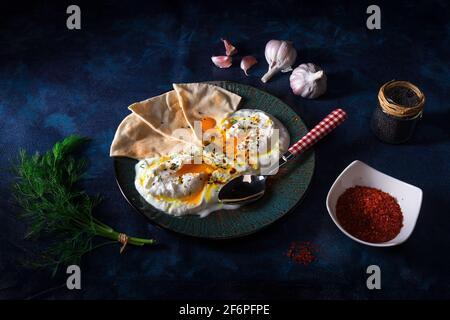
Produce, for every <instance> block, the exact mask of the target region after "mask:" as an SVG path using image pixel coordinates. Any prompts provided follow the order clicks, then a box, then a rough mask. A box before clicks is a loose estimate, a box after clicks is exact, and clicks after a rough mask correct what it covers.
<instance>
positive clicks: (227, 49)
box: [221, 39, 237, 56]
mask: <svg viewBox="0 0 450 320" xmlns="http://www.w3.org/2000/svg"><path fill="white" fill-rule="evenodd" d="M221 40H222V41H223V45H224V46H225V54H226V55H227V56H232V55H234V54H236V53H237V49H236V48H235V47H234V46H233V45H232V44H231V43H230V41H228V40H227V39H221Z"/></svg>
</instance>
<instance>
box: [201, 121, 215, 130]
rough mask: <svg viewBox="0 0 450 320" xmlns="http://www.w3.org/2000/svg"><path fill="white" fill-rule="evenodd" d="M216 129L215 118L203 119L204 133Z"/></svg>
mask: <svg viewBox="0 0 450 320" xmlns="http://www.w3.org/2000/svg"><path fill="white" fill-rule="evenodd" d="M215 127H216V120H214V119H213V118H203V119H202V131H203V132H205V131H208V130H209V129H213V128H215Z"/></svg>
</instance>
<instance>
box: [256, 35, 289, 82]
mask: <svg viewBox="0 0 450 320" xmlns="http://www.w3.org/2000/svg"><path fill="white" fill-rule="evenodd" d="M265 55H266V60H267V63H268V64H269V70H268V71H267V73H266V74H265V75H264V76H263V77H262V78H261V81H262V82H264V83H266V82H267V81H269V79H270V78H272V76H273V75H274V74H276V73H277V72H279V71H281V72H289V71H291V70H292V65H293V64H294V62H295V59H296V58H297V51H296V50H295V48H294V47H293V46H292V42H289V41H282V40H270V41H269V42H267V44H266V51H265Z"/></svg>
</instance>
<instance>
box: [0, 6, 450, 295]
mask: <svg viewBox="0 0 450 320" xmlns="http://www.w3.org/2000/svg"><path fill="white" fill-rule="evenodd" d="M264 3H265V4H262V3H260V2H255V1H249V2H248V3H247V4H238V3H224V4H220V5H219V4H216V3H213V2H210V3H209V4H208V3H188V2H187V1H186V2H185V1H180V2H179V3H178V4H176V3H174V4H169V3H168V2H166V1H164V2H163V4H158V3H154V4H144V3H139V2H129V1H127V2H126V4H125V2H123V1H108V2H106V3H104V4H101V3H98V4H96V5H95V6H93V5H88V4H87V3H83V2H79V4H80V6H81V8H82V30H79V31H69V30H67V29H66V27H65V19H66V16H67V15H66V14H65V10H66V4H62V3H61V4H59V5H50V4H45V3H43V2H35V4H34V5H33V6H27V7H26V6H25V4H23V5H19V6H18V8H17V9H14V8H12V7H6V6H5V7H3V6H2V8H0V9H1V11H0V12H1V15H2V17H1V19H0V30H1V32H0V115H1V122H0V145H1V146H2V152H1V154H0V165H1V166H2V167H7V166H8V164H9V161H10V159H11V158H13V157H14V155H15V154H16V152H17V150H18V148H19V147H24V148H26V149H28V150H30V151H33V150H36V149H37V150H45V149H47V148H49V147H50V146H51V145H52V144H53V143H54V142H55V141H57V140H59V139H61V138H63V137H64V136H66V135H67V134H70V133H78V134H82V135H87V136H91V137H93V138H94V141H93V143H92V144H91V148H90V150H89V152H88V156H89V159H90V161H91V167H90V170H89V176H88V179H87V181H86V183H85V186H86V188H87V189H88V190H89V192H92V193H97V192H100V193H102V194H103V195H104V197H105V198H106V201H105V202H104V203H103V205H102V206H101V208H99V210H98V211H97V215H98V217H99V218H100V219H101V220H104V221H105V222H107V223H108V224H110V225H112V226H114V227H115V228H117V229H120V230H122V231H124V232H127V233H129V234H133V235H136V236H143V237H144V236H152V237H155V238H157V239H158V240H159V242H160V245H159V246H157V247H154V248H148V249H135V248H130V250H128V251H127V252H126V253H125V254H124V255H122V256H121V255H119V250H118V246H108V247H103V248H101V249H99V250H97V251H95V252H93V253H92V254H89V255H87V256H86V257H85V259H84V260H83V264H82V277H83V278H82V286H83V290H81V291H77V292H73V291H69V290H67V289H66V288H65V275H64V273H60V274H59V275H58V276H57V277H55V278H53V279H52V278H50V275H49V273H48V272H46V271H36V272H33V271H29V270H26V269H23V268H22V267H21V266H20V264H19V263H18V260H19V259H20V258H22V257H24V256H25V255H26V252H27V250H32V248H33V246H32V244H30V243H28V242H25V241H23V240H22V237H23V234H24V230H25V226H24V224H23V222H22V221H18V220H17V219H16V214H17V208H16V207H14V205H13V204H12V201H11V198H10V196H9V187H10V184H11V176H10V175H9V174H8V173H6V172H3V171H2V173H1V175H0V192H1V195H2V197H1V199H0V298H44V299H54V298H66V299H72V298H86V299H89V298H162V299H168V298H269V297H272V298H283V297H289V298H325V299H334V298H337V299H340V298H358V299H367V298H369V299H370V298H432V297H446V298H449V297H450V281H449V280H450V275H449V273H448V270H449V269H450V258H449V256H448V252H449V250H450V243H449V230H450V218H449V209H450V197H449V196H448V192H449V184H450V183H449V182H450V167H449V159H450V133H449V126H448V122H449V120H450V111H449V101H450V94H449V91H448V88H449V86H450V65H449V56H450V22H449V21H450V19H449V17H450V15H449V10H450V7H449V6H448V4H447V3H446V2H445V1H435V2H431V1H427V2H423V3H417V2H410V1H399V2H396V3H395V4H391V3H385V4H383V3H382V4H381V8H382V29H381V30H378V31H369V30H367V29H366V27H365V20H366V17H367V15H366V14H365V11H366V8H367V5H368V4H370V3H363V2H358V4H351V3H345V4H340V3H337V2H336V3H335V2H326V3H324V4H319V3H317V2H316V1H315V2H314V3H316V4H311V3H307V2H302V1H298V0H295V1H289V2H286V4H279V3H278V1H275V0H274V1H264ZM25 7H26V8H25ZM221 37H227V38H229V39H231V40H232V41H233V42H234V43H235V45H236V46H237V47H238V49H239V52H240V53H242V54H253V55H255V56H256V57H257V58H258V60H259V61H260V63H259V64H258V65H256V66H255V68H253V69H252V70H251V71H250V74H251V75H250V77H245V76H244V75H243V73H242V72H241V70H240V69H239V67H238V63H235V64H234V66H233V67H232V68H230V69H228V70H220V69H217V68H215V67H214V66H213V65H212V64H211V61H210V56H211V55H213V54H215V55H220V54H222V53H223V48H222V44H221V42H220V38H221ZM274 38H275V39H277V38H284V39H289V40H292V41H294V43H295V47H296V48H297V49H298V52H299V55H298V60H297V64H298V63H301V62H314V63H316V64H319V65H320V66H322V67H323V68H324V69H325V70H326V72H327V73H328V75H329V92H328V93H327V94H326V95H325V96H324V97H323V98H320V99H318V100H314V101H309V100H304V99H301V98H298V97H296V96H294V95H293V94H292V93H291V90H290V88H289V83H288V77H289V76H288V75H286V74H284V75H279V76H277V77H276V78H274V79H273V81H271V82H269V83H268V84H266V85H263V84H262V83H261V82H260V81H259V78H260V77H261V76H262V74H263V73H264V72H265V70H266V63H265V61H264V54H263V51H264V45H265V43H266V41H268V40H270V39H274ZM394 78H395V79H405V80H409V81H411V82H413V83H415V84H417V85H418V86H419V87H420V88H422V89H423V91H424V92H425V94H426V97H427V104H426V110H425V115H424V117H423V121H422V123H421V124H420V126H419V128H418V129H417V131H416V134H415V135H414V137H413V139H412V140H411V141H410V142H408V143H407V144H404V145H397V146H394V145H386V144H383V143H381V142H379V141H378V140H377V139H376V138H375V137H374V136H373V135H372V133H371V132H370V130H369V125H368V124H369V119H370V116H371V113H372V110H373V108H374V107H375V106H376V104H377V101H376V95H377V91H378V88H379V87H380V86H381V85H382V84H383V83H384V82H386V81H388V80H391V79H394ZM207 80H231V81H236V82H241V83H245V84H250V85H253V86H256V87H259V88H262V89H263V90H266V91H267V92H269V93H272V94H274V95H276V96H277V97H279V98H281V99H282V100H283V101H285V102H286V103H287V104H288V105H290V106H291V107H292V108H293V109H294V110H295V111H296V112H297V113H298V114H299V115H300V116H301V117H302V119H303V120H304V121H305V123H306V124H307V125H309V126H312V125H314V124H315V123H316V122H318V121H319V120H321V118H322V117H324V116H325V115H326V114H327V113H328V112H329V111H331V110H332V109H333V108H334V107H336V106H340V107H343V108H345V109H346V110H347V111H348V113H349V119H348V121H347V123H346V125H344V126H342V127H341V128H339V130H337V131H336V132H335V133H333V134H332V135H331V136H330V137H328V138H327V139H326V140H325V141H323V142H321V143H320V145H318V146H317V148H316V172H315V175H314V177H313V181H312V183H311V186H310V190H309V192H308V193H307V195H306V197H305V199H304V201H303V202H302V204H301V205H300V206H299V207H298V208H297V209H296V210H295V211H294V212H292V213H291V214H289V215H287V216H286V217H284V218H283V219H281V220H280V221H279V222H277V223H275V224H274V225H273V226H271V227H269V228H267V229H265V230H263V231H262V232H259V233H258V234H255V235H253V236H249V237H246V238H243V239H239V240H235V241H226V242H210V241H204V240H195V239H191V238H187V237H182V236H179V235H176V234H173V233H169V232H167V231H164V230H161V229H158V228H156V227H154V226H152V225H150V224H149V223H147V221H146V220H145V218H144V217H142V216H141V215H139V214H137V213H136V212H134V211H133V210H132V209H131V208H130V207H129V206H128V204H127V203H126V202H125V200H124V199H123V198H122V196H121V194H120V192H119V189H118V188H117V186H116V184H115V180H114V175H113V172H112V161H111V159H110V158H109V157H108V151H109V145H110V142H111V140H112V137H113V134H114V131H115V128H116V126H117V125H118V124H119V122H120V121H121V119H122V118H123V117H124V116H125V115H126V114H127V113H128V111H127V109H126V107H127V106H128V105H129V104H130V103H132V102H134V101H139V100H142V99H145V98H147V97H150V96H154V95H157V94H160V93H162V92H164V91H165V90H168V89H170V86H171V83H172V82H196V81H207ZM355 159H359V160H362V161H364V162H366V163H368V164H369V165H371V166H373V167H375V168H377V169H379V170H381V171H383V172H385V173H387V174H390V175H393V176H395V177H397V178H399V179H401V180H404V181H406V182H409V183H411V184H414V185H417V186H418V187H420V188H422V189H423V191H424V201H423V206H422V211H421V215H420V217H419V220H418V224H417V227H416V230H415V231H414V233H413V235H412V237H411V238H410V239H409V240H408V241H407V242H406V243H405V244H403V245H401V246H399V247H394V248H387V249H378V248H370V247H365V246H362V245H360V244H357V243H355V242H352V241H351V240H350V239H348V238H347V237H345V236H344V235H343V234H342V233H341V232H340V231H339V230H338V229H337V228H336V227H335V225H334V224H333V222H332V221H331V219H330V218H329V216H328V213H327V211H326V208H325V197H326V194H327V191H328V189H329V187H330V186H331V184H332V182H333V181H334V179H335V178H336V177H337V175H338V174H339V173H340V172H341V171H342V170H343V169H344V167H346V166H347V165H348V164H349V163H350V162H352V161H353V160H355ZM292 241H311V242H314V243H316V244H318V245H319V246H320V248H321V255H320V256H319V258H318V260H317V261H315V262H314V263H312V264H311V265H309V266H302V265H295V264H293V263H291V262H290V261H289V259H288V258H287V257H286V255H285V252H286V250H287V248H288V246H289V244H290V243H291V242H292ZM370 264H378V265H379V266H380V267H381V269H382V281H383V282H382V290H381V291H377V292H371V291H369V290H367V289H366V286H365V280H366V274H365V269H366V267H367V266H368V265H370Z"/></svg>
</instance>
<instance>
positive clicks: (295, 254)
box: [286, 242, 319, 266]
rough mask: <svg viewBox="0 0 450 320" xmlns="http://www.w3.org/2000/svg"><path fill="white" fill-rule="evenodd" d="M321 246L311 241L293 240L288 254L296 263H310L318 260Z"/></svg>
mask: <svg viewBox="0 0 450 320" xmlns="http://www.w3.org/2000/svg"><path fill="white" fill-rule="evenodd" d="M318 251H319V247H318V246H316V245H314V244H312V243H311V242H292V243H291V245H290V246H289V249H288V251H287V253H286V255H287V256H288V257H289V258H291V260H292V261H294V262H295V263H300V264H303V265H305V266H306V265H309V264H310V263H311V262H313V261H314V260H316V254H317V252H318Z"/></svg>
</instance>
